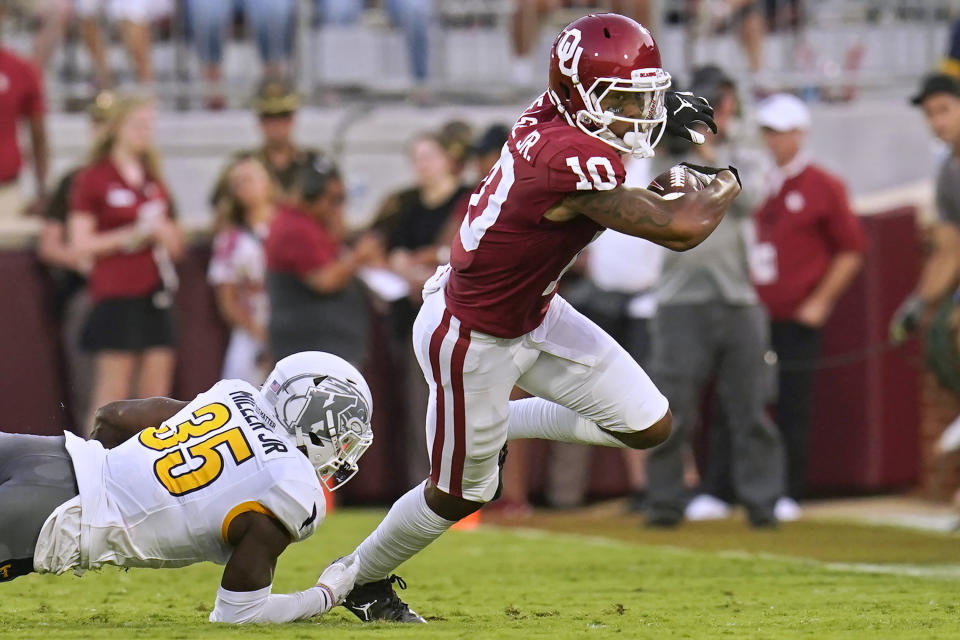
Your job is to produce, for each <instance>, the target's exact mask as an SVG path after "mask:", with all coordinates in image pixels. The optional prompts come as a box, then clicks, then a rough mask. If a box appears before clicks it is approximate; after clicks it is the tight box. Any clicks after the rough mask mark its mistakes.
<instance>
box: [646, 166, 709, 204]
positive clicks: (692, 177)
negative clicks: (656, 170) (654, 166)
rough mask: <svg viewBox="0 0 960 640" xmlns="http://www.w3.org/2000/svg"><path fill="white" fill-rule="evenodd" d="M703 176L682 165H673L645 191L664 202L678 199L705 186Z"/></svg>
mask: <svg viewBox="0 0 960 640" xmlns="http://www.w3.org/2000/svg"><path fill="white" fill-rule="evenodd" d="M704 178H705V176H704V175H703V174H701V173H699V172H697V171H694V170H692V169H690V168H688V167H685V166H683V165H682V164H678V165H674V166H672V167H670V168H669V169H667V170H666V171H664V172H663V173H661V174H660V175H658V176H657V177H656V178H654V179H653V181H652V182H651V183H650V184H649V185H647V189H649V190H650V191H653V192H654V193H655V194H657V195H658V196H660V197H661V198H664V199H666V200H673V199H674V198H679V197H680V196H682V195H683V194H685V193H692V192H694V191H699V190H700V189H703V187H704V186H706V181H705V180H704Z"/></svg>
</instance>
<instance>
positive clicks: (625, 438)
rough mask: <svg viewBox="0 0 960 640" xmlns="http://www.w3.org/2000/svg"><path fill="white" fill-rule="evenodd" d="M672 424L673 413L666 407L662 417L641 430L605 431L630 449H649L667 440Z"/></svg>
mask: <svg viewBox="0 0 960 640" xmlns="http://www.w3.org/2000/svg"><path fill="white" fill-rule="evenodd" d="M672 425H673V415H672V414H671V413H670V410H669V409H668V410H667V412H666V413H665V414H664V416H663V417H662V418H660V419H659V420H657V421H656V422H654V423H653V424H652V425H650V426H649V427H647V428H646V429H644V430H642V431H628V432H616V431H607V433H609V434H610V435H611V436H613V437H614V438H616V439H617V440H619V441H620V442H622V443H623V444H625V445H627V446H628V447H629V448H631V449H649V448H651V447H655V446H657V445H658V444H661V443H663V442H666V441H667V438H669V437H670V431H671V429H672Z"/></svg>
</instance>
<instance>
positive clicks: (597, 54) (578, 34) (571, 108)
mask: <svg viewBox="0 0 960 640" xmlns="http://www.w3.org/2000/svg"><path fill="white" fill-rule="evenodd" d="M669 87H670V74H669V73H667V72H666V71H664V70H663V69H662V68H661V66H660V52H659V50H658V49H657V45H656V43H655V42H654V40H653V37H652V36H651V35H650V32H649V31H647V29H645V28H644V27H643V26H642V25H640V24H639V23H637V22H635V21H633V20H631V19H629V18H626V17H624V16H620V15H617V14H599V15H589V16H585V17H583V18H580V19H579V20H576V21H574V22H572V23H571V24H570V25H568V26H567V27H566V28H565V29H564V30H563V31H562V32H561V33H560V35H558V36H557V39H556V41H555V42H554V45H553V48H552V49H551V54H550V88H549V90H548V91H547V95H548V96H549V98H550V101H551V102H552V103H553V104H554V105H555V106H556V107H557V109H558V110H559V111H560V112H561V113H562V114H563V116H564V117H565V118H566V120H567V123H568V124H571V125H573V126H576V127H577V128H578V129H580V130H581V131H583V132H584V133H586V134H587V135H590V136H593V137H595V138H597V139H599V140H601V141H603V142H604V143H606V144H608V145H610V146H612V147H613V148H615V149H617V150H618V151H620V152H622V153H630V154H632V155H635V156H639V157H651V156H653V155H654V152H653V148H654V147H655V146H656V145H657V143H658V142H659V141H660V138H661V137H662V135H663V132H664V129H665V126H666V120H667V112H666V107H665V104H664V103H665V93H666V90H667V89H668V88H669ZM627 107H633V108H632V109H629V110H628V108H627ZM618 122H620V123H625V124H626V125H627V126H626V127H620V126H617V127H616V129H617V130H619V131H621V134H620V135H618V134H617V133H616V132H615V131H613V130H612V129H611V125H612V124H614V123H618Z"/></svg>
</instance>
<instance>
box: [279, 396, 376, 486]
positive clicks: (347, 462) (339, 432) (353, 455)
mask: <svg viewBox="0 0 960 640" xmlns="http://www.w3.org/2000/svg"><path fill="white" fill-rule="evenodd" d="M312 383H313V385H315V386H311V387H309V388H308V389H307V392H306V395H305V396H297V398H296V399H292V400H291V401H292V402H294V403H295V404H298V405H301V408H300V410H299V412H298V413H297V415H296V417H295V418H294V419H293V420H291V421H290V422H289V423H288V424H289V426H288V427H287V428H288V430H289V429H291V428H292V430H293V435H294V438H295V439H296V444H297V447H298V448H300V449H301V450H302V451H303V452H304V454H305V455H306V456H307V458H308V459H309V460H310V463H311V464H313V466H314V468H316V470H317V476H318V477H319V478H320V481H321V482H322V483H323V484H324V486H326V487H327V489H329V490H330V491H334V490H335V489H338V488H339V487H341V486H343V485H344V484H346V482H347V481H348V480H350V479H351V478H352V477H353V476H354V475H355V474H356V472H357V470H358V468H359V467H358V465H357V461H358V460H359V459H360V456H362V455H363V454H364V452H365V451H366V450H367V448H368V447H369V446H370V445H371V444H372V443H373V433H372V432H371V430H370V408H369V407H368V406H367V404H366V401H365V400H364V399H363V396H362V394H361V393H360V392H359V390H358V389H357V388H356V387H355V386H353V385H351V384H350V383H349V382H345V381H342V380H338V379H336V378H332V377H325V378H322V379H319V378H318V379H315V380H313V381H312ZM300 398H302V400H300ZM291 408H295V407H291ZM283 413H287V412H286V411H284V412H283Z"/></svg>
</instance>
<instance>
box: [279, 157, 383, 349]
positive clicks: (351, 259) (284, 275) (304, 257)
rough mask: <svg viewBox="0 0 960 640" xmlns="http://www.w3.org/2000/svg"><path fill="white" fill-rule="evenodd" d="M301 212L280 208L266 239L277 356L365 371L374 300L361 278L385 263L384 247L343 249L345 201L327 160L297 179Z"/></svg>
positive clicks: (363, 244) (365, 241)
mask: <svg viewBox="0 0 960 640" xmlns="http://www.w3.org/2000/svg"><path fill="white" fill-rule="evenodd" d="M296 185H297V186H296V187H295V191H296V193H297V196H296V205H295V206H292V207H291V206H281V207H280V208H279V210H278V211H277V213H276V215H275V217H274V219H273V222H272V223H271V225H270V231H269V233H268V235H267V242H266V254H267V293H268V296H269V300H270V321H269V330H268V336H269V341H270V351H271V353H272V355H273V356H274V358H276V359H278V360H279V359H281V358H285V357H286V356H288V355H291V354H293V353H297V352H299V351H327V352H329V353H333V354H334V355H337V356H340V357H341V358H343V359H344V360H347V361H348V362H350V363H351V364H354V365H355V366H360V365H361V364H363V361H364V359H365V357H366V351H367V324H368V315H367V300H366V297H365V293H364V290H363V288H362V286H361V285H360V282H359V280H358V279H357V277H356V273H357V270H358V269H359V268H360V267H362V266H365V265H370V264H374V263H378V262H382V260H383V251H382V248H381V243H380V240H379V238H378V237H377V236H375V235H373V234H370V233H368V234H364V235H362V236H361V237H360V238H359V239H358V241H357V243H356V245H355V246H354V247H353V248H352V249H348V248H346V247H345V246H344V242H343V238H344V225H343V204H344V200H345V196H346V191H345V188H344V184H343V180H342V179H341V178H340V173H339V171H338V170H337V168H336V167H335V166H334V165H333V164H331V163H329V162H328V161H326V160H325V159H322V158H320V159H317V160H316V161H315V162H314V163H313V164H311V165H307V166H305V167H304V168H303V169H302V170H301V172H300V175H299V176H298V179H297V183H296Z"/></svg>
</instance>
